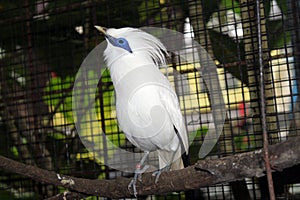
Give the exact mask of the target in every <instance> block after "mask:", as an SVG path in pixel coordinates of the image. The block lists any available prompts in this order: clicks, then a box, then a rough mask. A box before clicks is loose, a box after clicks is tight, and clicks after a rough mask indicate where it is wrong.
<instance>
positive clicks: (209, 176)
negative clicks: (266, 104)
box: [0, 136, 300, 198]
mask: <svg viewBox="0 0 300 200" xmlns="http://www.w3.org/2000/svg"><path fill="white" fill-rule="evenodd" d="M299 143H300V136H297V137H294V138H292V139H291V140H288V141H285V142H282V143H279V144H275V145H271V146H270V147H269V153H270V154H269V155H270V162H271V166H272V168H273V169H276V170H279V171H280V170H283V169H285V168H289V167H292V166H294V165H297V164H300V156H299V154H300V145H299ZM0 168H1V169H3V170H6V171H10V172H13V173H17V174H21V175H24V176H27V177H29V178H31V179H33V180H36V181H39V182H44V183H48V184H53V185H55V186H62V187H65V188H67V189H69V190H70V191H74V192H75V193H76V192H77V193H82V194H86V195H95V196H102V197H110V198H125V197H130V196H132V193H131V192H130V191H129V190H128V189H127V186H128V184H129V182H130V180H131V179H130V178H124V177H119V178H117V179H115V180H89V179H83V178H76V177H70V176H65V175H57V174H56V173H55V172H51V171H48V170H44V169H41V168H37V167H35V166H30V165H25V164H23V163H20V162H17V161H14V160H11V159H8V158H6V157H3V156H0ZM264 171H265V165H264V159H263V150H256V151H252V152H247V153H241V154H237V155H234V156H228V157H224V158H221V159H216V160H199V161H198V162H197V163H196V164H195V165H193V166H189V167H187V168H185V169H182V170H177V171H169V172H163V173H162V174H161V176H160V179H159V181H158V183H157V184H154V179H155V177H153V176H151V174H150V173H146V174H144V175H143V177H142V182H138V183H137V190H138V194H139V195H150V194H166V193H169V192H174V191H185V190H190V189H197V188H201V187H205V186H211V185H214V184H218V183H225V182H231V181H234V180H241V179H244V178H247V177H260V176H264ZM66 197H68V195H66Z"/></svg>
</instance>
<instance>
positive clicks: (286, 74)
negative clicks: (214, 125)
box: [0, 0, 300, 200]
mask: <svg viewBox="0 0 300 200" xmlns="http://www.w3.org/2000/svg"><path fill="white" fill-rule="evenodd" d="M259 9H260V16H258V15H257V12H256V1H253V0H247V1H246V0H240V1H234V0H202V1H197V0H114V1H111V0H86V1H77V0H59V1H58V0H23V1H8V0H1V2H0V154H1V155H3V156H6V157H9V158H12V159H14V160H17V161H20V162H22V163H25V164H29V165H34V166H38V167H40V168H43V169H47V170H50V171H55V172H57V173H62V174H66V175H71V176H76V177H83V178H89V179H114V178H115V177H116V176H122V175H123V176H130V174H124V173H122V172H118V171H117V170H114V169H111V168H109V167H107V166H105V165H104V164H103V161H104V159H107V158H111V157H113V156H114V154H113V153H111V152H110V151H109V149H105V148H106V145H105V140H101V139H99V138H98V139H97V138H95V137H90V135H91V134H93V133H95V134H96V133H99V132H100V129H102V130H104V131H105V133H106V135H107V137H108V138H109V139H110V140H111V141H113V143H114V144H116V145H118V146H120V147H121V148H124V149H126V150H129V151H138V149H136V148H135V147H134V146H132V145H131V144H130V142H128V141H127V140H126V138H125V136H124V134H123V133H122V130H120V128H119V127H118V126H117V122H116V117H115V106H114V103H113V102H114V101H113V100H112V99H114V93H113V85H112V83H111V81H110V78H109V72H108V71H107V70H103V72H102V77H101V79H100V80H99V77H95V75H94V74H93V73H90V78H91V79H95V80H97V81H99V84H98V89H97V94H96V104H95V109H96V110H97V114H98V119H97V120H98V121H97V124H99V130H98V129H94V130H93V131H92V132H91V130H86V131H87V133H81V134H82V135H83V136H84V134H87V140H88V141H89V142H90V143H97V145H99V148H102V149H104V150H105V152H107V153H106V155H103V157H96V156H95V154H93V152H90V151H88V150H87V149H86V148H85V146H84V145H83V144H82V142H81V140H80V138H79V136H78V133H77V131H76V129H75V126H74V117H73V113H72V89H73V85H74V80H75V77H76V73H77V71H78V69H79V67H80V65H81V63H82V61H83V60H84V58H85V57H86V56H87V55H88V53H89V52H90V51H91V50H92V49H93V48H94V47H95V46H96V45H98V44H99V43H101V42H102V41H103V40H104V37H103V36H102V35H100V34H99V33H98V32H97V30H96V29H94V25H96V24H97V25H101V26H104V27H115V28H120V27H142V26H154V27H164V28H168V29H171V30H176V31H178V32H181V33H183V34H184V42H183V49H184V50H185V51H186V52H187V54H188V53H189V52H190V51H189V49H192V42H191V41H192V40H195V41H197V42H198V43H199V44H201V45H202V47H203V48H205V49H206V51H207V52H208V53H209V55H210V56H211V57H212V58H213V60H214V62H215V64H216V66H217V69H216V70H217V73H218V78H219V85H220V88H221V90H222V94H223V99H224V102H225V106H226V110H227V114H226V120H225V123H224V128H223V132H222V135H221V137H220V139H219V141H218V143H217V144H216V146H215V147H214V148H213V150H212V151H211V152H210V154H209V155H208V156H207V157H206V158H205V159H217V158H221V157H224V156H229V155H234V154H238V153H241V152H247V151H252V150H254V149H259V148H262V126H263V125H264V124H267V128H268V134H269V143H270V144H275V143H278V142H281V141H285V140H287V139H289V138H292V137H294V136H295V135H297V134H298V131H299V127H300V126H299V125H298V124H300V116H299V114H300V105H299V102H298V98H297V97H298V91H300V90H299V84H298V83H299V80H300V68H299V64H300V29H299V26H300V24H299V20H300V17H299V13H300V1H299V0H269V1H260V8H259ZM257 20H259V21H260V22H261V25H260V28H261V29H260V30H258V25H257ZM259 40H261V41H262V43H261V45H259V43H258V41H259ZM260 49H261V50H262V54H259V50H260ZM260 58H261V59H262V60H263V65H264V72H265V73H264V79H265V82H264V83H263V85H264V88H265V96H264V97H261V96H260V93H259V89H260V86H261V85H262V84H260V82H259V64H260V63H259V59H260ZM189 60H193V57H191V59H189ZM196 65H197V62H196V60H195V62H186V61H180V59H177V60H176V59H175V60H173V62H172V64H171V65H169V67H168V70H167V71H168V78H169V79H170V81H172V83H173V85H174V87H175V89H176V92H177V93H178V96H179V99H180V103H181V108H182V112H183V114H184V117H185V120H186V125H187V128H188V131H189V134H195V135H196V138H195V140H194V142H193V144H192V146H191V150H190V164H193V163H195V161H196V160H198V152H199V149H200V146H201V144H202V142H203V140H204V136H205V134H206V133H207V131H208V129H209V126H210V124H211V122H212V120H213V119H212V112H211V111H212V109H211V103H210V102H211V101H210V97H209V91H208V89H207V86H206V84H205V82H204V81H203V78H202V77H201V73H200V71H199V70H195V69H196V68H197V67H196ZM164 73H165V71H164ZM261 98H264V99H265V102H266V113H267V119H266V121H262V119H261V113H260V105H261V104H260V102H261V101H260V99H261ZM85 103H86V104H87V105H86V106H88V103H87V102H85V101H83V104H85ZM82 135H81V136H82ZM98 136H99V134H98ZM99 137H100V136H99ZM100 138H101V137H100ZM299 170H300V166H295V167H293V168H290V169H286V170H284V171H283V172H281V173H274V186H275V192H276V197H277V198H278V199H300V184H299V183H300V171H299ZM64 191H65V190H64V189H63V188H57V187H54V186H52V185H47V184H43V183H39V182H36V181H32V180H31V179H28V178H26V177H24V176H21V175H17V174H13V173H8V172H4V171H1V172H0V199H43V198H49V197H51V196H54V195H56V194H58V193H62V192H64ZM268 198H269V197H268V188H267V184H266V180H265V178H249V179H245V180H241V181H235V182H231V183H227V184H222V185H215V186H210V187H205V188H199V190H195V191H193V192H192V194H191V193H187V192H186V193H185V192H181V193H171V194H169V195H165V196H148V197H145V199H153V200H155V199H268ZM86 199H104V198H101V197H87V198H86Z"/></svg>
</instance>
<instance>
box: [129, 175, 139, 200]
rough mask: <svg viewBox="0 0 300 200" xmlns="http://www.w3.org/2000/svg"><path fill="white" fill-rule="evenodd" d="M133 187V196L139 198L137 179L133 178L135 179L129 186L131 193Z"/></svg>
mask: <svg viewBox="0 0 300 200" xmlns="http://www.w3.org/2000/svg"><path fill="white" fill-rule="evenodd" d="M131 187H132V190H133V195H134V196H135V198H137V191H136V179H135V178H133V179H132V180H131V181H130V183H129V185H128V190H129V191H130V189H131Z"/></svg>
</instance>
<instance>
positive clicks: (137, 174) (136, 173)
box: [128, 151, 149, 197]
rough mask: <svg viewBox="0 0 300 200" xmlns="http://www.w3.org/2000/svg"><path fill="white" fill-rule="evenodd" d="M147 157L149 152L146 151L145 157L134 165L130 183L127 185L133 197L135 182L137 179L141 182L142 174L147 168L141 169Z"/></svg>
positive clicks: (146, 166)
mask: <svg viewBox="0 0 300 200" xmlns="http://www.w3.org/2000/svg"><path fill="white" fill-rule="evenodd" d="M148 155H149V151H146V152H145V155H144V156H143V157H142V159H141V161H140V162H139V163H138V164H137V165H136V168H135V171H134V176H133V179H132V180H131V182H130V183H129V185H128V190H130V188H131V187H132V190H133V194H134V196H135V197H136V196H137V191H136V181H137V179H139V180H140V181H141V175H142V173H144V172H145V171H146V170H147V169H148V168H149V166H148V165H145V166H144V167H142V166H143V164H144V162H145V160H146V159H147V157H148Z"/></svg>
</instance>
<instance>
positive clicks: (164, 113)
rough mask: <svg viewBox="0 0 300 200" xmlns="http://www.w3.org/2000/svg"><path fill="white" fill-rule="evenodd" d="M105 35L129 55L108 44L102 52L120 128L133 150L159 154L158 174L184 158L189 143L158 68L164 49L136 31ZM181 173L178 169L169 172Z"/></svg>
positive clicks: (173, 97)
mask: <svg viewBox="0 0 300 200" xmlns="http://www.w3.org/2000/svg"><path fill="white" fill-rule="evenodd" d="M106 34H107V35H110V36H113V37H115V38H125V39H126V40H127V41H128V44H129V46H130V47H131V49H132V53H130V52H128V51H126V50H125V49H122V48H119V47H116V46H113V45H111V44H109V42H108V46H107V48H106V50H105V52H104V58H105V61H106V63H107V65H108V67H109V70H110V73H111V78H112V81H113V84H114V88H115V92H116V107H117V118H118V123H119V126H120V127H121V129H122V130H123V131H124V133H125V134H126V137H127V138H128V139H129V141H130V142H132V143H133V144H134V145H135V146H137V147H139V148H140V149H142V150H144V151H155V150H158V153H159V163H160V166H159V167H160V169H161V168H163V167H166V166H167V165H169V164H171V163H172V162H173V161H175V160H180V156H181V154H182V153H183V152H188V137H187V132H186V128H185V124H184V120H183V117H182V114H181V110H180V106H179V102H178V98H177V95H176V93H175V91H174V89H173V88H172V86H171V84H170V82H169V81H168V79H167V78H166V77H165V76H164V75H163V74H162V73H161V72H160V71H159V67H158V66H159V65H165V55H166V54H167V53H166V48H165V47H164V45H163V44H162V43H161V42H160V41H159V40H158V39H157V38H155V37H154V36H152V35H150V34H148V33H146V32H143V31H141V30H139V29H134V28H122V29H107V30H106ZM175 128H176V130H177V132H176V131H175ZM182 147H183V149H182ZM177 163H178V162H177ZM181 167H182V165H181V164H177V165H176V166H174V167H173V169H179V168H181Z"/></svg>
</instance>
